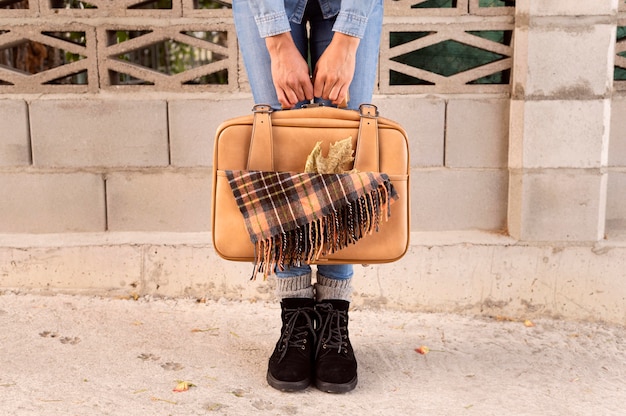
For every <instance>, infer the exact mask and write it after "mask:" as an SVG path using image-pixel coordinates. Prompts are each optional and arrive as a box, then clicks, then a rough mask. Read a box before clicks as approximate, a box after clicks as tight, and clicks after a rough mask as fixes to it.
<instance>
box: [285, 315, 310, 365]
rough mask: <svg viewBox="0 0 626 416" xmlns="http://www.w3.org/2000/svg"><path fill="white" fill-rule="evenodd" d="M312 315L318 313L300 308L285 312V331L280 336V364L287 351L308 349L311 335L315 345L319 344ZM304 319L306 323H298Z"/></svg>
mask: <svg viewBox="0 0 626 416" xmlns="http://www.w3.org/2000/svg"><path fill="white" fill-rule="evenodd" d="M312 313H317V312H316V311H315V310H314V309H313V308H298V309H287V310H285V318H286V319H285V321H286V322H285V329H284V330H283V333H282V334H281V335H280V340H279V343H280V350H281V354H280V358H279V360H278V361H279V362H280V361H282V360H283V358H285V354H287V350H288V349H289V348H291V347H293V348H300V349H303V350H304V349H306V344H307V342H308V340H307V338H308V335H309V334H313V345H315V343H316V342H317V336H316V334H315V321H314V320H313V319H312V318H311V315H312ZM300 317H302V318H304V321H305V323H300V324H299V325H296V324H297V323H298V320H299V318H300Z"/></svg>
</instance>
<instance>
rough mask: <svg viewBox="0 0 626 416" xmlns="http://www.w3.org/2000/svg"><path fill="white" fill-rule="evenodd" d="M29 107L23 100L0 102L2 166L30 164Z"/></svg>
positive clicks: (0, 158) (0, 162) (0, 156)
mask: <svg viewBox="0 0 626 416" xmlns="http://www.w3.org/2000/svg"><path fill="white" fill-rule="evenodd" d="M28 130H29V129H28V107H27V105H26V102H25V101H23V100H0V166H23V165H29V164H30V142H29V131H28Z"/></svg>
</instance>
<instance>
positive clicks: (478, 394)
mask: <svg viewBox="0 0 626 416" xmlns="http://www.w3.org/2000/svg"><path fill="white" fill-rule="evenodd" d="M279 316H280V310H279V307H278V305H277V304H275V303H265V302H258V303H249V302H234V301H225V300H224V301H204V300H202V299H154V298H138V299H133V298H127V299H123V298H115V299H114V298H101V297H94V296H85V295H81V296H79V295H76V296H72V295H53V296H43V295H38V294H33V293H30V294H24V293H15V292H10V291H5V292H4V293H1V294H0V328H1V329H2V331H0V414H2V415H15V416H21V415H45V416H54V415H64V416H65V415H124V416H132V415H141V416H146V415H150V416H152V415H249V414H258V415H331V414H332V415H337V414H341V415H411V416H412V415H468V416H471V415H480V416H485V415H542V416H546V415H568V416H570V415H623V414H625V412H626V411H625V410H624V403H626V328H625V327H618V326H610V325H606V324H602V323H577V322H563V321H555V320H535V321H533V322H526V324H525V323H524V322H522V321H519V320H513V319H509V318H507V317H505V316H501V317H475V316H458V315H444V314H425V313H407V312H400V311H392V310H373V309H364V310H352V311H351V313H350V328H351V340H352V343H353V345H354V347H355V351H356V354H357V358H358V360H359V385H358V386H357V388H356V389H355V390H354V391H353V392H351V393H348V394H344V395H332V394H326V393H322V392H320V391H318V390H316V389H315V388H314V387H311V388H309V389H307V390H305V391H303V392H299V393H281V392H278V391H276V390H274V389H272V388H271V387H269V386H268V385H267V384H266V382H265V372H266V365H267V358H268V357H269V354H270V353H271V351H272V349H273V346H274V343H275V342H276V340H277V338H278V335H279V327H280V322H279V321H280V317H279ZM421 346H426V347H428V348H429V349H430V352H428V353H427V354H420V353H418V352H417V351H416V349H418V348H419V347H421ZM180 381H186V382H188V383H190V384H192V385H193V386H192V387H190V388H189V390H188V391H184V392H174V391H173V389H174V388H175V387H176V386H177V384H178V383H179V382H180Z"/></svg>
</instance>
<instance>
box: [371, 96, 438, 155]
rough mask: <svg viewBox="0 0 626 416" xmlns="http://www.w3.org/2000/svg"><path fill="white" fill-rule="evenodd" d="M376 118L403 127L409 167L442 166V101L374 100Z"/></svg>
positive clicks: (416, 99)
mask: <svg viewBox="0 0 626 416" xmlns="http://www.w3.org/2000/svg"><path fill="white" fill-rule="evenodd" d="M374 104H376V105H377V106H378V109H379V111H380V115H381V116H383V117H386V118H389V119H391V120H393V121H396V122H398V123H400V124H401V125H402V127H404V129H405V130H406V132H407V135H408V137H409V151H410V153H411V166H413V167H435V166H443V157H444V154H443V148H444V128H445V116H446V115H445V111H446V106H445V102H444V101H443V100H439V99H434V98H418V97H411V96H403V97H402V96H394V97H380V98H378V97H376V98H375V99H374Z"/></svg>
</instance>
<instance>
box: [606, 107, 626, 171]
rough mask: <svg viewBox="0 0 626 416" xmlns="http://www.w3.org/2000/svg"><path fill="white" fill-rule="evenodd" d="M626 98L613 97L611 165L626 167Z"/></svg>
mask: <svg viewBox="0 0 626 416" xmlns="http://www.w3.org/2000/svg"><path fill="white" fill-rule="evenodd" d="M624 114H626V97H619V96H615V97H613V100H612V102H611V133H610V135H611V138H610V139H609V165H610V166H624V167H626V117H624Z"/></svg>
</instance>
